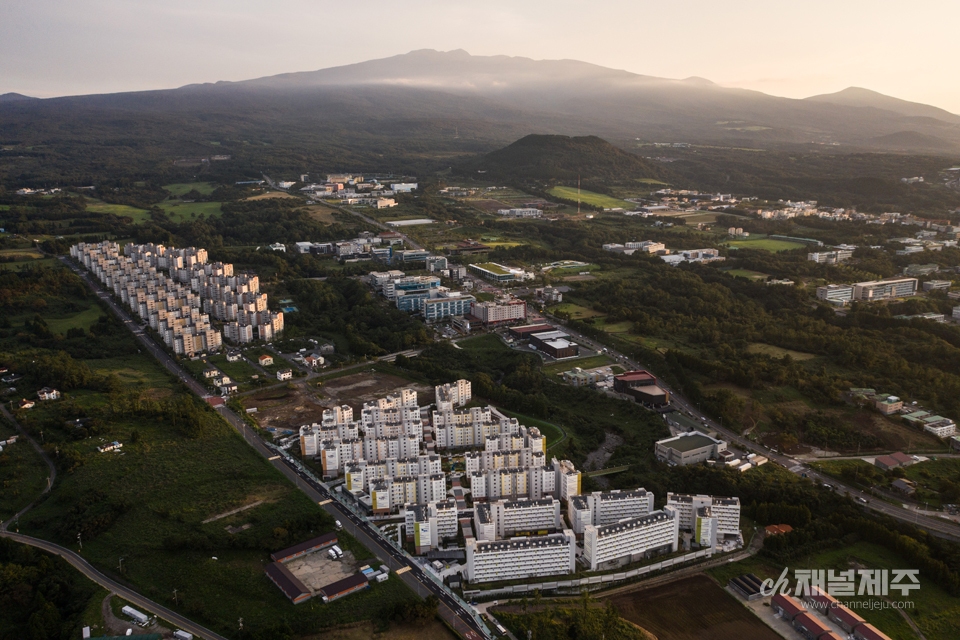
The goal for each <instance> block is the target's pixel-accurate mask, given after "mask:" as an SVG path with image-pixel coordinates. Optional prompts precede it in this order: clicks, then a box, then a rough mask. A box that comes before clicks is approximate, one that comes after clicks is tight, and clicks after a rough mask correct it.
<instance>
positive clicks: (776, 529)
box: [766, 524, 793, 536]
mask: <svg viewBox="0 0 960 640" xmlns="http://www.w3.org/2000/svg"><path fill="white" fill-rule="evenodd" d="M766 531H767V535H768V536H775V535H779V534H781V533H790V532H791V531H793V527H791V526H790V525H788V524H771V525H767V527H766Z"/></svg>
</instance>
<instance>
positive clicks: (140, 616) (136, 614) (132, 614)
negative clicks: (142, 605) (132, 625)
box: [120, 605, 148, 624]
mask: <svg viewBox="0 0 960 640" xmlns="http://www.w3.org/2000/svg"><path fill="white" fill-rule="evenodd" d="M120 612H121V613H122V614H123V615H125V616H127V617H128V618H132V619H133V620H136V622H137V624H147V620H148V618H147V614H145V613H143V612H141V611H137V610H136V609H134V608H133V607H131V606H129V605H124V607H123V608H122V609H120Z"/></svg>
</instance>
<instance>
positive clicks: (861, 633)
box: [853, 623, 892, 640]
mask: <svg viewBox="0 0 960 640" xmlns="http://www.w3.org/2000/svg"><path fill="white" fill-rule="evenodd" d="M853 637H854V638H856V639H857V640H892V638H890V636H888V635H887V634H885V633H884V632H882V631H880V630H879V629H877V628H876V627H875V626H873V625H872V624H869V623H866V624H862V625H860V626H859V627H857V628H856V629H854V630H853Z"/></svg>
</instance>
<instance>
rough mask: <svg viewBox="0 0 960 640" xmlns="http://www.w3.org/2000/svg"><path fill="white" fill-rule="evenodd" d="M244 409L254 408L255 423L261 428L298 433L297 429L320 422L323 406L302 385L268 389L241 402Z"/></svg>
mask: <svg viewBox="0 0 960 640" xmlns="http://www.w3.org/2000/svg"><path fill="white" fill-rule="evenodd" d="M243 406H244V408H246V409H249V408H252V407H256V408H257V413H256V418H257V422H259V423H260V426H262V427H276V428H278V429H297V428H298V427H300V426H302V425H305V424H311V423H313V422H320V420H321V419H322V418H323V410H324V408H325V405H324V404H322V403H321V402H320V399H319V398H317V396H316V394H315V393H314V392H313V390H312V389H310V388H309V387H307V386H306V385H305V384H304V383H303V382H301V383H300V384H297V385H294V388H293V389H289V388H287V387H286V386H283V387H275V388H273V389H267V390H265V391H261V392H260V393H256V394H253V395H250V396H246V397H244V399H243Z"/></svg>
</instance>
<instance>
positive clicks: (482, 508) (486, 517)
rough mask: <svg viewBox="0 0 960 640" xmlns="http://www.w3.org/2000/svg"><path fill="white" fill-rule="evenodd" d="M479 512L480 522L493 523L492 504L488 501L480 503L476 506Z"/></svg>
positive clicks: (478, 518)
mask: <svg viewBox="0 0 960 640" xmlns="http://www.w3.org/2000/svg"><path fill="white" fill-rule="evenodd" d="M474 508H475V509H476V512H477V520H479V521H480V524H491V523H493V516H492V515H490V505H488V504H486V503H483V502H481V503H479V504H477V505H475V506H474Z"/></svg>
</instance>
